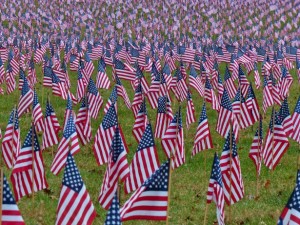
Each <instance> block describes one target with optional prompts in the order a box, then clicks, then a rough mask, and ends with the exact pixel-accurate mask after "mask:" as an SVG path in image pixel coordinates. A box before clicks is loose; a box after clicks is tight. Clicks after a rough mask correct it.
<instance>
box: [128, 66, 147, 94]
mask: <svg viewBox="0 0 300 225" xmlns="http://www.w3.org/2000/svg"><path fill="white" fill-rule="evenodd" d="M140 83H141V85H142V88H143V92H144V94H147V93H148V91H149V85H148V82H147V80H146V78H145V76H144V74H143V72H142V70H141V68H140V67H139V65H136V77H135V80H134V82H131V84H132V86H133V89H134V90H135V89H136V88H137V86H138V85H139V84H140Z"/></svg>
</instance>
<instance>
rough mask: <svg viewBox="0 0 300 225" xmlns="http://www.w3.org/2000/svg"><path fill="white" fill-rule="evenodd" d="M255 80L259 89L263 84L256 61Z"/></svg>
mask: <svg viewBox="0 0 300 225" xmlns="http://www.w3.org/2000/svg"><path fill="white" fill-rule="evenodd" d="M254 82H255V87H256V89H259V88H260V86H261V81H260V76H259V72H258V69H257V63H254Z"/></svg>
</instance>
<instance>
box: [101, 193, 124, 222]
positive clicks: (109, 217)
mask: <svg viewBox="0 0 300 225" xmlns="http://www.w3.org/2000/svg"><path fill="white" fill-rule="evenodd" d="M113 224H114V225H122V222H121V216H120V203H119V199H118V195H117V193H115V196H114V198H113V200H112V202H111V205H110V207H109V210H108V212H107V214H106V219H105V222H104V225H113Z"/></svg>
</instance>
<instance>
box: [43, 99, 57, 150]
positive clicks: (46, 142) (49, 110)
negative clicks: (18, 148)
mask: <svg viewBox="0 0 300 225" xmlns="http://www.w3.org/2000/svg"><path fill="white" fill-rule="evenodd" d="M44 125H45V129H44V132H43V137H42V139H43V145H42V146H43V147H42V148H43V149H46V148H49V147H51V146H53V145H56V144H58V132H59V130H60V125H59V123H58V120H57V117H56V114H55V112H54V109H53V107H52V105H51V104H50V102H49V99H48V100H47V103H46V112H45V118H44Z"/></svg>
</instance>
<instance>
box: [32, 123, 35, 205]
mask: <svg viewBox="0 0 300 225" xmlns="http://www.w3.org/2000/svg"><path fill="white" fill-rule="evenodd" d="M31 129H32V130H31V148H32V184H31V191H32V199H33V200H34V161H35V157H34V124H33V122H31Z"/></svg>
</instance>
